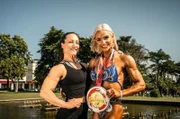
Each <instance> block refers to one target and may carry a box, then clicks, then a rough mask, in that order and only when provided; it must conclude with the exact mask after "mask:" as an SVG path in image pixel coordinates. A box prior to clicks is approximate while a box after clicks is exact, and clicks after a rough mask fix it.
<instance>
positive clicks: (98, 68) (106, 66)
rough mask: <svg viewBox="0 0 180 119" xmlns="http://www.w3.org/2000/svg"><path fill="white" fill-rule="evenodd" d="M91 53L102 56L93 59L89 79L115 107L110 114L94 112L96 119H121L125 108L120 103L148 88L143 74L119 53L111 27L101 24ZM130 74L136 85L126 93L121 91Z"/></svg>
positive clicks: (128, 58) (94, 35) (130, 60)
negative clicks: (101, 89)
mask: <svg viewBox="0 0 180 119" xmlns="http://www.w3.org/2000/svg"><path fill="white" fill-rule="evenodd" d="M91 50H92V51H93V52H96V53H99V54H100V55H99V56H98V57H97V58H92V59H91V60H90V63H89V66H88V68H89V70H90V77H91V80H92V81H93V84H94V85H95V86H100V87H103V88H104V89H105V90H106V92H107V93H106V94H107V97H108V98H109V100H110V104H111V105H112V109H111V110H104V111H102V112H99V113H97V112H94V113H93V119H121V118H122V116H123V107H122V104H121V99H122V97H124V96H130V95H133V94H135V93H138V92H140V91H143V90H144V89H145V87H146V85H145V82H144V80H143V77H142V75H141V73H140V72H139V70H138V68H137V66H136V63H135V61H134V59H133V58H132V57H131V56H129V55H126V54H123V53H119V52H118V45H117V41H116V37H115V34H114V32H113V30H112V29H111V27H110V26H109V25H108V24H99V25H98V26H97V27H96V28H95V30H94V34H93V36H92V39H91ZM125 72H127V73H128V75H129V76H130V78H131V80H132V81H133V82H134V84H133V85H132V86H130V87H129V88H127V89H122V85H123V83H124V79H125Z"/></svg>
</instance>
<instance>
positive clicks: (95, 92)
mask: <svg viewBox="0 0 180 119" xmlns="http://www.w3.org/2000/svg"><path fill="white" fill-rule="evenodd" d="M86 99H87V104H88V106H89V108H90V109H92V111H93V112H97V113H98V112H102V111H104V110H107V108H108V107H109V106H110V105H109V98H108V96H107V95H106V89H104V88H103V87H101V86H94V87H92V88H90V89H89V90H88V92H87V96H86Z"/></svg>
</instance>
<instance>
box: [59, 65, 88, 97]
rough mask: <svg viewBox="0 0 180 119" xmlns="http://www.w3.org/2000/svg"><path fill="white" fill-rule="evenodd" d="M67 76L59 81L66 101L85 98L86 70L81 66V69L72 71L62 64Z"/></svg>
mask: <svg viewBox="0 0 180 119" xmlns="http://www.w3.org/2000/svg"><path fill="white" fill-rule="evenodd" d="M63 64H64V66H65V68H66V70H67V74H66V76H65V78H64V79H63V80H61V81H60V86H61V88H62V90H63V92H64V93H65V94H66V97H67V99H71V98H79V97H83V96H85V88H86V76H87V72H86V68H85V67H84V66H83V65H82V64H81V66H82V68H81V69H74V68H72V67H70V66H68V65H67V64H66V63H63Z"/></svg>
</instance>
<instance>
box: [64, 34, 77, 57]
mask: <svg viewBox="0 0 180 119" xmlns="http://www.w3.org/2000/svg"><path fill="white" fill-rule="evenodd" d="M61 47H62V48H63V51H64V54H70V55H77V53H78V51H79V38H78V37H77V35H76V34H68V35H67V36H66V39H65V41H64V43H61Z"/></svg>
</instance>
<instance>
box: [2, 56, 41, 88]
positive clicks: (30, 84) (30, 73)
mask: <svg viewBox="0 0 180 119" xmlns="http://www.w3.org/2000/svg"><path fill="white" fill-rule="evenodd" d="M38 61H39V60H38V59H34V60H31V61H29V62H28V65H27V67H26V72H25V76H24V77H23V79H21V80H19V81H18V88H19V89H35V88H36V89H39V85H38V84H37V81H35V80H34V79H35V76H34V72H35V69H36V66H37V63H38ZM16 83H17V81H16V80H9V87H10V89H11V90H14V89H15V87H16ZM6 88H7V79H0V89H6Z"/></svg>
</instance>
